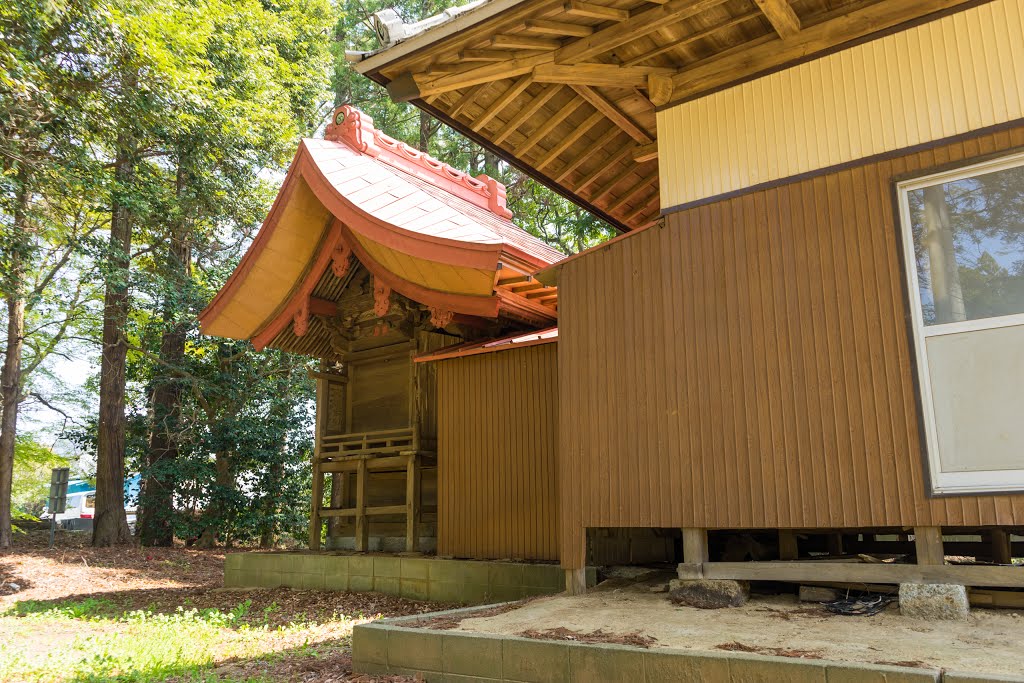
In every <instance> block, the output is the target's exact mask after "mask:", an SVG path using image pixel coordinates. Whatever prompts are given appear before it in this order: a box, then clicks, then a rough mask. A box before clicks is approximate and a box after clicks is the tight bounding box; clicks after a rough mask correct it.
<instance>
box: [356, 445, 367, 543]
mask: <svg viewBox="0 0 1024 683" xmlns="http://www.w3.org/2000/svg"><path fill="white" fill-rule="evenodd" d="M366 477H367V469H366V459H365V458H360V459H359V469H358V470H357V471H356V551H357V552H361V553H365V552H366V550H367V548H369V546H370V524H369V520H367V519H366Z"/></svg>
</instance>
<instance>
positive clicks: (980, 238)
mask: <svg viewBox="0 0 1024 683" xmlns="http://www.w3.org/2000/svg"><path fill="white" fill-rule="evenodd" d="M897 191H898V195H899V203H900V224H901V234H902V236H903V253H904V257H905V266H906V268H905V270H906V273H907V278H908V281H909V292H910V309H911V314H912V317H913V337H914V350H915V352H916V354H917V367H918V378H919V389H920V398H921V408H922V410H923V417H924V427H925V438H926V442H927V443H926V446H927V454H928V469H929V474H930V477H931V489H932V491H933V492H934V493H936V494H956V493H980V492H991V493H995V492H1008V491H1024V153H1020V154H1012V155H1008V156H1004V157H1000V158H998V159H994V160H991V161H986V162H983V163H977V164H972V165H969V166H964V167H962V168H958V169H956V170H953V171H948V172H943V173H937V174H933V175H929V176H924V177H920V178H915V179H913V180H908V181H906V182H901V183H899V184H898V185H897Z"/></svg>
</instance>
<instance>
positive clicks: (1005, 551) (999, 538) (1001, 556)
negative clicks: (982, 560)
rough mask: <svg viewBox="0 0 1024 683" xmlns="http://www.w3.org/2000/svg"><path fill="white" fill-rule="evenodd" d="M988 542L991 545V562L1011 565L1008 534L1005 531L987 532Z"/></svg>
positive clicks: (1011, 558)
mask: <svg viewBox="0 0 1024 683" xmlns="http://www.w3.org/2000/svg"><path fill="white" fill-rule="evenodd" d="M989 542H990V543H991V544H992V561H993V562H995V563H996V564H1013V548H1012V546H1011V545H1010V534H1009V533H1008V532H1007V531H1006V530H1005V529H992V530H991V531H989Z"/></svg>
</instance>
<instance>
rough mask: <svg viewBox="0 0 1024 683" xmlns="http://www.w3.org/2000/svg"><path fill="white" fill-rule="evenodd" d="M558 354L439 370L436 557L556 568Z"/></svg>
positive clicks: (552, 348)
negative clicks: (520, 561) (545, 562)
mask: <svg viewBox="0 0 1024 683" xmlns="http://www.w3.org/2000/svg"><path fill="white" fill-rule="evenodd" d="M556 346H557V345H556V344H542V345H538V346H531V347H527V348H522V349H515V350H511V351H501V352H497V353H488V354H481V355H477V356H468V357H465V358H457V359H452V360H444V361H439V362H438V363H437V364H436V365H437V408H438V469H437V471H438V497H439V500H438V532H437V552H438V553H439V554H441V555H451V556H454V557H466V558H477V559H501V558H517V559H532V560H557V559H558V503H557V496H558V491H557V472H556V468H557V458H556V446H557V435H556V424H557V423H556V420H557V410H558V381H557V373H558V366H557V350H556Z"/></svg>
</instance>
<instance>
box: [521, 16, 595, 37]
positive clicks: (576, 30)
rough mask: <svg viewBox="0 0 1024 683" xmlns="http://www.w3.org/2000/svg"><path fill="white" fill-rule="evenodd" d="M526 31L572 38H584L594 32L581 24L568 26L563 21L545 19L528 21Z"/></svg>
mask: <svg viewBox="0 0 1024 683" xmlns="http://www.w3.org/2000/svg"><path fill="white" fill-rule="evenodd" d="M526 30H527V31H533V32H534V33H544V34H547V35H552V36H573V37H576V38H585V37H586V36H589V35H590V34H592V33H593V32H594V29H593V28H591V27H590V26H584V25H583V24H570V23H568V22H564V21H549V20H547V19H528V20H527V22H526Z"/></svg>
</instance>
